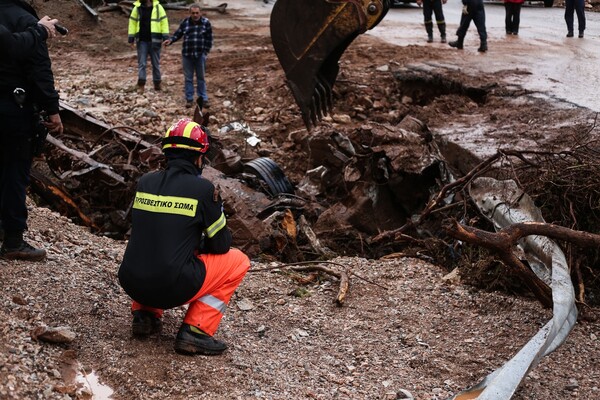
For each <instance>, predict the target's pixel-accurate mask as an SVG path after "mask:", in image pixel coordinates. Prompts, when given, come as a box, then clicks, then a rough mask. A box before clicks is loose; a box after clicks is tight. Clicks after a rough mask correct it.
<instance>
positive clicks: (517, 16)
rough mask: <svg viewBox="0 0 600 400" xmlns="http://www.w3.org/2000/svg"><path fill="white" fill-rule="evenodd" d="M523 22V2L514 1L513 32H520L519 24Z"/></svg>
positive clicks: (514, 33)
mask: <svg viewBox="0 0 600 400" xmlns="http://www.w3.org/2000/svg"><path fill="white" fill-rule="evenodd" d="M520 24H521V3H513V23H512V34H513V35H518V34H519V25H520Z"/></svg>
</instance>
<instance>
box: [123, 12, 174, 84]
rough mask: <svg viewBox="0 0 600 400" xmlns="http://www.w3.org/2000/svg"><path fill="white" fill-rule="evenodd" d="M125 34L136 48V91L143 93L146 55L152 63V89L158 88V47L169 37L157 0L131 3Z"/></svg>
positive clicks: (165, 15) (164, 17)
mask: <svg viewBox="0 0 600 400" xmlns="http://www.w3.org/2000/svg"><path fill="white" fill-rule="evenodd" d="M127 35H128V41H129V43H130V44H131V45H132V46H136V48H137V56H138V82H137V88H138V92H139V93H144V86H145V85H146V63H147V61H148V56H150V61H151V63H152V81H153V82H154V89H155V90H160V89H161V86H160V82H161V75H160V49H161V46H162V42H163V41H164V40H166V39H168V38H169V20H168V18H167V13H166V12H165V9H164V8H163V6H161V5H160V3H159V2H158V0H142V1H140V0H136V1H135V2H134V3H133V9H132V10H131V14H130V15H129V29H128V31H127Z"/></svg>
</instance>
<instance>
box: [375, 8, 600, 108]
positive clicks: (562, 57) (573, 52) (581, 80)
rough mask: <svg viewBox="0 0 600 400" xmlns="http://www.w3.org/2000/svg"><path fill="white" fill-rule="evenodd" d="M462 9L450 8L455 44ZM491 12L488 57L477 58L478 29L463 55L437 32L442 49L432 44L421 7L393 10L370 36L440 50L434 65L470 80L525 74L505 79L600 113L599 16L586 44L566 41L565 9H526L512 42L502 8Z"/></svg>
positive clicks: (591, 21) (593, 16) (590, 20)
mask: <svg viewBox="0 0 600 400" xmlns="http://www.w3.org/2000/svg"><path fill="white" fill-rule="evenodd" d="M461 7H462V6H461V3H460V1H458V0H449V1H448V3H447V4H446V5H445V6H444V13H445V17H446V22H447V24H448V29H447V33H448V39H449V40H453V39H454V38H455V32H456V28H457V27H458V22H459V21H460V12H461ZM485 10H486V27H487V32H488V36H489V39H488V45H489V51H488V52H487V53H486V54H480V53H478V52H477V47H478V44H479V39H478V35H477V31H476V29H475V27H474V26H473V25H471V27H470V28H469V31H468V33H467V36H466V39H465V49H464V50H462V51H460V50H453V49H450V48H449V46H448V45H446V44H442V43H439V42H437V41H438V40H439V36H438V32H437V31H436V32H435V36H436V43H432V44H427V43H426V42H425V37H426V36H425V29H424V27H423V22H422V21H423V15H422V10H421V9H420V8H418V7H416V6H409V7H406V8H399V9H392V10H390V12H389V13H388V15H387V16H386V18H385V19H384V20H383V21H382V22H381V24H380V25H379V26H377V27H376V28H375V29H374V30H372V31H370V32H369V34H372V35H376V36H378V37H380V38H383V39H384V40H386V41H388V42H390V43H394V44H397V45H399V46H407V45H423V46H434V47H439V48H440V50H441V51H440V59H439V60H432V61H436V62H442V63H443V62H447V63H448V64H451V65H454V66H459V67H461V68H463V69H464V71H465V73H467V74H472V75H477V74H481V73H484V74H494V73H498V72H499V71H506V70H515V69H519V70H520V72H519V73H517V74H502V76H501V77H500V79H501V80H503V81H505V82H506V83H508V84H515V85H520V86H522V87H524V88H525V89H528V90H532V91H538V92H541V93H544V94H545V95H547V96H548V97H550V98H556V99H560V100H562V101H565V102H567V103H572V104H574V105H577V106H581V107H587V108H589V109H591V110H594V111H600V97H599V96H596V95H595V92H594V88H597V87H600V73H599V71H598V65H600V62H599V61H600V41H599V40H598V37H599V36H600V15H599V14H598V13H592V12H587V13H586V19H587V29H586V31H585V38H583V39H579V38H577V37H575V38H566V37H565V35H566V25H565V22H564V9H563V8H557V7H554V8H543V7H524V8H523V10H522V12H521V25H520V29H519V35H518V36H512V35H511V36H506V34H505V28H504V15H505V11H504V7H503V6H502V5H496V4H486V6H485ZM575 27H577V22H575ZM576 29H577V28H576ZM576 34H577V32H576ZM383 62H385V60H383Z"/></svg>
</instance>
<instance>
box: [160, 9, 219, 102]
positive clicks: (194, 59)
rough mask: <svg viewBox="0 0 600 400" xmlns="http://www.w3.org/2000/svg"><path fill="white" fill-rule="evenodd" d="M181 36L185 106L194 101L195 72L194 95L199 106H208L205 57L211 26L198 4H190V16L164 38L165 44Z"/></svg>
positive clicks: (173, 41)
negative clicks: (167, 37)
mask: <svg viewBox="0 0 600 400" xmlns="http://www.w3.org/2000/svg"><path fill="white" fill-rule="evenodd" d="M181 37H183V46H182V49H181V58H182V64H183V77H184V80H185V82H184V94H185V101H186V107H188V108H190V107H192V106H193V104H194V103H193V102H194V73H195V74H196V81H197V82H196V95H197V96H198V98H199V99H201V101H198V104H199V105H200V106H204V107H209V104H208V94H207V92H206V81H205V80H204V73H205V72H206V58H207V57H208V53H209V52H210V49H211V48H212V45H213V32H212V26H211V24H210V21H209V20H208V18H206V17H204V16H203V15H202V9H201V8H200V5H199V4H192V5H191V6H190V16H189V17H188V18H186V19H184V20H183V21H182V22H181V24H180V25H179V28H178V29H177V31H175V33H174V34H173V36H171V38H170V39H167V40H165V42H164V44H165V46H170V45H171V44H172V43H175V42H176V41H178V40H179V39H181Z"/></svg>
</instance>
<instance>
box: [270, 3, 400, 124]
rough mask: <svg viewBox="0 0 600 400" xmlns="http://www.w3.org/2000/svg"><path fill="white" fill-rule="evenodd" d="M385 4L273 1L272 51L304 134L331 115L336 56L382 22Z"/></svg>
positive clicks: (337, 67) (339, 55)
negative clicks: (296, 106) (293, 100)
mask: <svg viewBox="0 0 600 400" xmlns="http://www.w3.org/2000/svg"><path fill="white" fill-rule="evenodd" d="M390 1H391V0H277V2H276V3H275V5H274V6H273V11H272V12H271V40H272V42H273V48H274V49H275V53H276V54H277V58H278V59H279V62H280V64H281V66H282V67H283V70H284V72H285V76H286V80H287V83H288V86H289V87H290V89H291V90H292V94H293V95H294V99H295V100H296V103H297V104H298V106H299V107H300V111H301V112H302V119H303V120H304V124H305V125H306V128H307V129H308V130H310V129H311V128H312V127H313V126H316V125H317V123H318V121H320V120H321V119H322V118H323V116H325V115H327V114H329V113H330V112H331V110H332V89H333V85H334V84H335V80H336V78H337V75H338V71H339V66H338V61H339V59H340V57H341V56H342V54H344V51H346V48H347V47H348V46H349V45H350V43H352V41H353V40H354V39H355V38H356V37H357V36H358V35H360V34H361V33H364V32H366V31H367V29H371V28H373V27H375V26H376V25H377V24H378V23H379V22H380V21H381V20H382V19H383V17H384V16H385V14H386V13H387V11H388V10H389V8H390Z"/></svg>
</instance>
